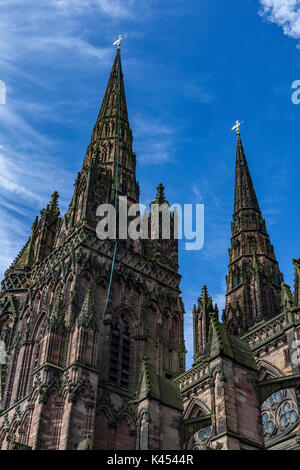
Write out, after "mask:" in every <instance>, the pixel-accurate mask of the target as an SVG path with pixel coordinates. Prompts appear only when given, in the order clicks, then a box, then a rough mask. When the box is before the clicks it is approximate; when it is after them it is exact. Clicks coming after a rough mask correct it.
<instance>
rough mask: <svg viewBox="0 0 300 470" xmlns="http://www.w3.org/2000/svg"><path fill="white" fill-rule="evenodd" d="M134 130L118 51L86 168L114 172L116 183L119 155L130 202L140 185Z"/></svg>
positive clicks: (121, 180) (135, 199) (123, 189)
mask: <svg viewBox="0 0 300 470" xmlns="http://www.w3.org/2000/svg"><path fill="white" fill-rule="evenodd" d="M132 140H133V138H132V131H131V129H130V126H129V120H128V112H127V104H126V96H125V86H124V77H123V73H122V65H121V53H120V49H119V48H118V50H117V54H116V57H115V60H114V63H113V67H112V70H111V74H110V78H109V81H108V85H107V88H106V92H105V95H104V99H103V102H102V106H101V109H100V112H99V115H98V118H97V121H96V124H95V126H94V130H93V133H92V137H91V142H90V145H89V147H88V149H87V154H86V157H85V160H84V165H83V166H84V167H85V166H88V165H89V164H91V162H93V161H94V162H97V163H98V164H99V165H101V166H102V167H103V168H105V169H108V170H110V171H111V173H112V181H113V184H114V181H115V174H116V161H117V146H118V145H119V152H118V164H119V169H118V190H119V194H120V195H123V196H127V197H128V199H129V202H138V199H139V186H138V184H137V182H136V179H135V168H136V156H135V154H134V153H133V151H132Z"/></svg>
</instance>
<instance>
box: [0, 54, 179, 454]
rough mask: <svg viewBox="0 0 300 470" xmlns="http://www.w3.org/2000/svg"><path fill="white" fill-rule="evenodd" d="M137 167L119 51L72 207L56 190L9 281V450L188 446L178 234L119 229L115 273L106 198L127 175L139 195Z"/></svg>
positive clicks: (5, 402) (1, 432)
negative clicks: (105, 234) (102, 225)
mask: <svg viewBox="0 0 300 470" xmlns="http://www.w3.org/2000/svg"><path fill="white" fill-rule="evenodd" d="M117 157H118V163H119V165H118V166H117V164H116V163H117ZM117 169H118V178H116V171H117ZM135 169H136V157H135V154H134V153H133V151H132V132H131V129H130V126H129V121H128V113H127V106H126V98H125V88H124V81H123V74H122V68H121V57H120V50H118V51H117V54H116V58H115V61H114V64H113V68H112V71H111V74H110V78H109V82H108V86H107V89H106V92H105V96H104V99H103V103H102V106H101V109H100V113H99V116H98V119H97V122H96V125H95V127H94V130H93V133H92V137H91V141H90V144H89V146H88V148H87V152H86V155H85V158H84V162H83V166H82V169H81V171H80V172H79V173H78V176H77V179H76V182H75V185H74V194H73V197H72V200H71V203H70V206H69V208H68V210H67V212H66V214H65V215H64V216H63V217H60V213H59V209H58V194H57V193H54V194H53V196H52V199H51V202H50V204H49V205H47V207H46V208H45V209H44V210H42V211H41V215H40V217H39V218H36V220H35V222H34V224H33V227H32V232H31V235H30V237H29V239H28V241H27V243H26V244H25V246H24V247H23V249H22V250H21V252H20V253H19V255H18V256H17V257H16V259H15V260H14V262H13V263H12V265H11V266H10V267H9V269H8V270H7V271H6V273H5V278H4V280H3V282H2V289H1V294H0V339H1V341H2V342H3V343H4V344H5V349H6V354H7V360H6V362H5V364H1V365H0V367H1V374H0V380H1V381H0V385H1V388H0V408H1V414H0V448H2V449H12V448H24V449H50V450H55V449H75V448H78V446H79V448H93V449H135V448H139V447H140V446H142V447H143V448H150V447H151V446H152V447H155V448H158V449H160V448H162V449H163V448H166V446H169V447H170V446H171V447H173V448H174V449H176V448H179V446H180V417H181V414H182V403H181V399H180V395H179V392H178V387H177V385H176V384H174V383H173V381H172V378H173V377H175V376H177V375H178V374H180V373H182V372H183V371H184V369H185V347H184V339H183V303H182V300H181V297H180V288H179V283H180V275H179V274H178V246H177V241H176V240H173V239H171V240H159V239H155V240H151V239H148V240H141V239H138V240H131V239H124V240H119V241H118V245H117V251H116V260H115V265H114V270H113V273H112V259H113V253H114V241H113V240H100V239H99V238H98V237H97V234H96V227H97V223H98V222H99V218H98V217H97V215H96V211H97V207H98V206H99V205H100V204H102V203H111V202H113V201H114V189H115V185H116V184H117V191H118V195H122V196H126V197H127V200H128V204H129V205H130V204H132V203H137V202H138V201H139V186H138V183H137V182H136V177H135ZM116 181H117V183H116ZM162 197H163V199H164V195H163V191H162V186H159V189H158V193H157V195H156V200H161V199H162ZM164 200H165V199H164ZM146 217H147V215H146ZM111 274H112V284H111V289H110V292H109V295H108V286H109V280H110V276H111ZM106 301H107V308H106V310H105V316H104V319H103V320H104V321H103V331H102V336H101V338H99V331H100V323H101V318H102V315H103V312H104V306H105V303H106ZM149 371H150V372H151V380H152V383H153V384H154V385H153V386H150V385H151V384H150V385H149V386H148V385H147V387H144V386H143V383H144V382H143V380H144V379H143V377H148V374H149ZM139 384H140V385H139ZM138 385H139V387H138ZM157 387H158V388H157ZM174 387H175V389H174ZM137 390H138V396H137V393H136V392H137ZM158 390H159V393H158ZM176 394H177V395H176ZM175 396H176V397H177V398H176V399H174V400H172V399H171V398H170V399H169V398H168V397H175ZM141 403H142V405H141ZM153 414H155V419H154V416H153ZM168 417H170V418H168ZM151 423H152V424H151ZM160 425H161V426H163V429H164V434H165V433H167V434H169V435H171V436H172V438H171V440H170V439H169V440H168V442H166V441H164V440H162V438H161V437H159V436H160V434H159V427H160Z"/></svg>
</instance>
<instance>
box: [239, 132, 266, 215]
mask: <svg viewBox="0 0 300 470" xmlns="http://www.w3.org/2000/svg"><path fill="white" fill-rule="evenodd" d="M240 209H254V210H256V211H258V212H260V208H259V205H258V202H257V197H256V194H255V190H254V186H253V183H252V179H251V175H250V171H249V168H248V164H247V160H246V157H245V152H244V149H243V144H242V140H241V136H240V133H239V132H238V133H237V146H236V166H235V197H234V212H235V213H236V212H238V211H239V210H240Z"/></svg>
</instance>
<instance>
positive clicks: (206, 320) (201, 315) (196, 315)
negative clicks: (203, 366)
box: [193, 286, 218, 362]
mask: <svg viewBox="0 0 300 470" xmlns="http://www.w3.org/2000/svg"><path fill="white" fill-rule="evenodd" d="M211 315H213V316H214V317H215V318H216V319H217V320H218V307H217V305H215V307H213V303H212V298H211V297H210V296H209V295H208V291H207V287H206V286H203V288H202V293H201V296H200V297H199V298H198V306H197V307H196V305H194V308H193V324H194V359H195V362H197V361H198V360H199V359H201V358H202V357H203V356H204V355H205V354H206V346H207V341H208V332H209V325H210V319H211Z"/></svg>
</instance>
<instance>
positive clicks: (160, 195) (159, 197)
mask: <svg viewBox="0 0 300 470" xmlns="http://www.w3.org/2000/svg"><path fill="white" fill-rule="evenodd" d="M151 204H159V205H162V204H168V205H169V202H168V201H167V200H166V196H165V187H164V185H163V184H162V183H159V185H158V186H157V188H156V198H155V201H153V202H152V203H151Z"/></svg>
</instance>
